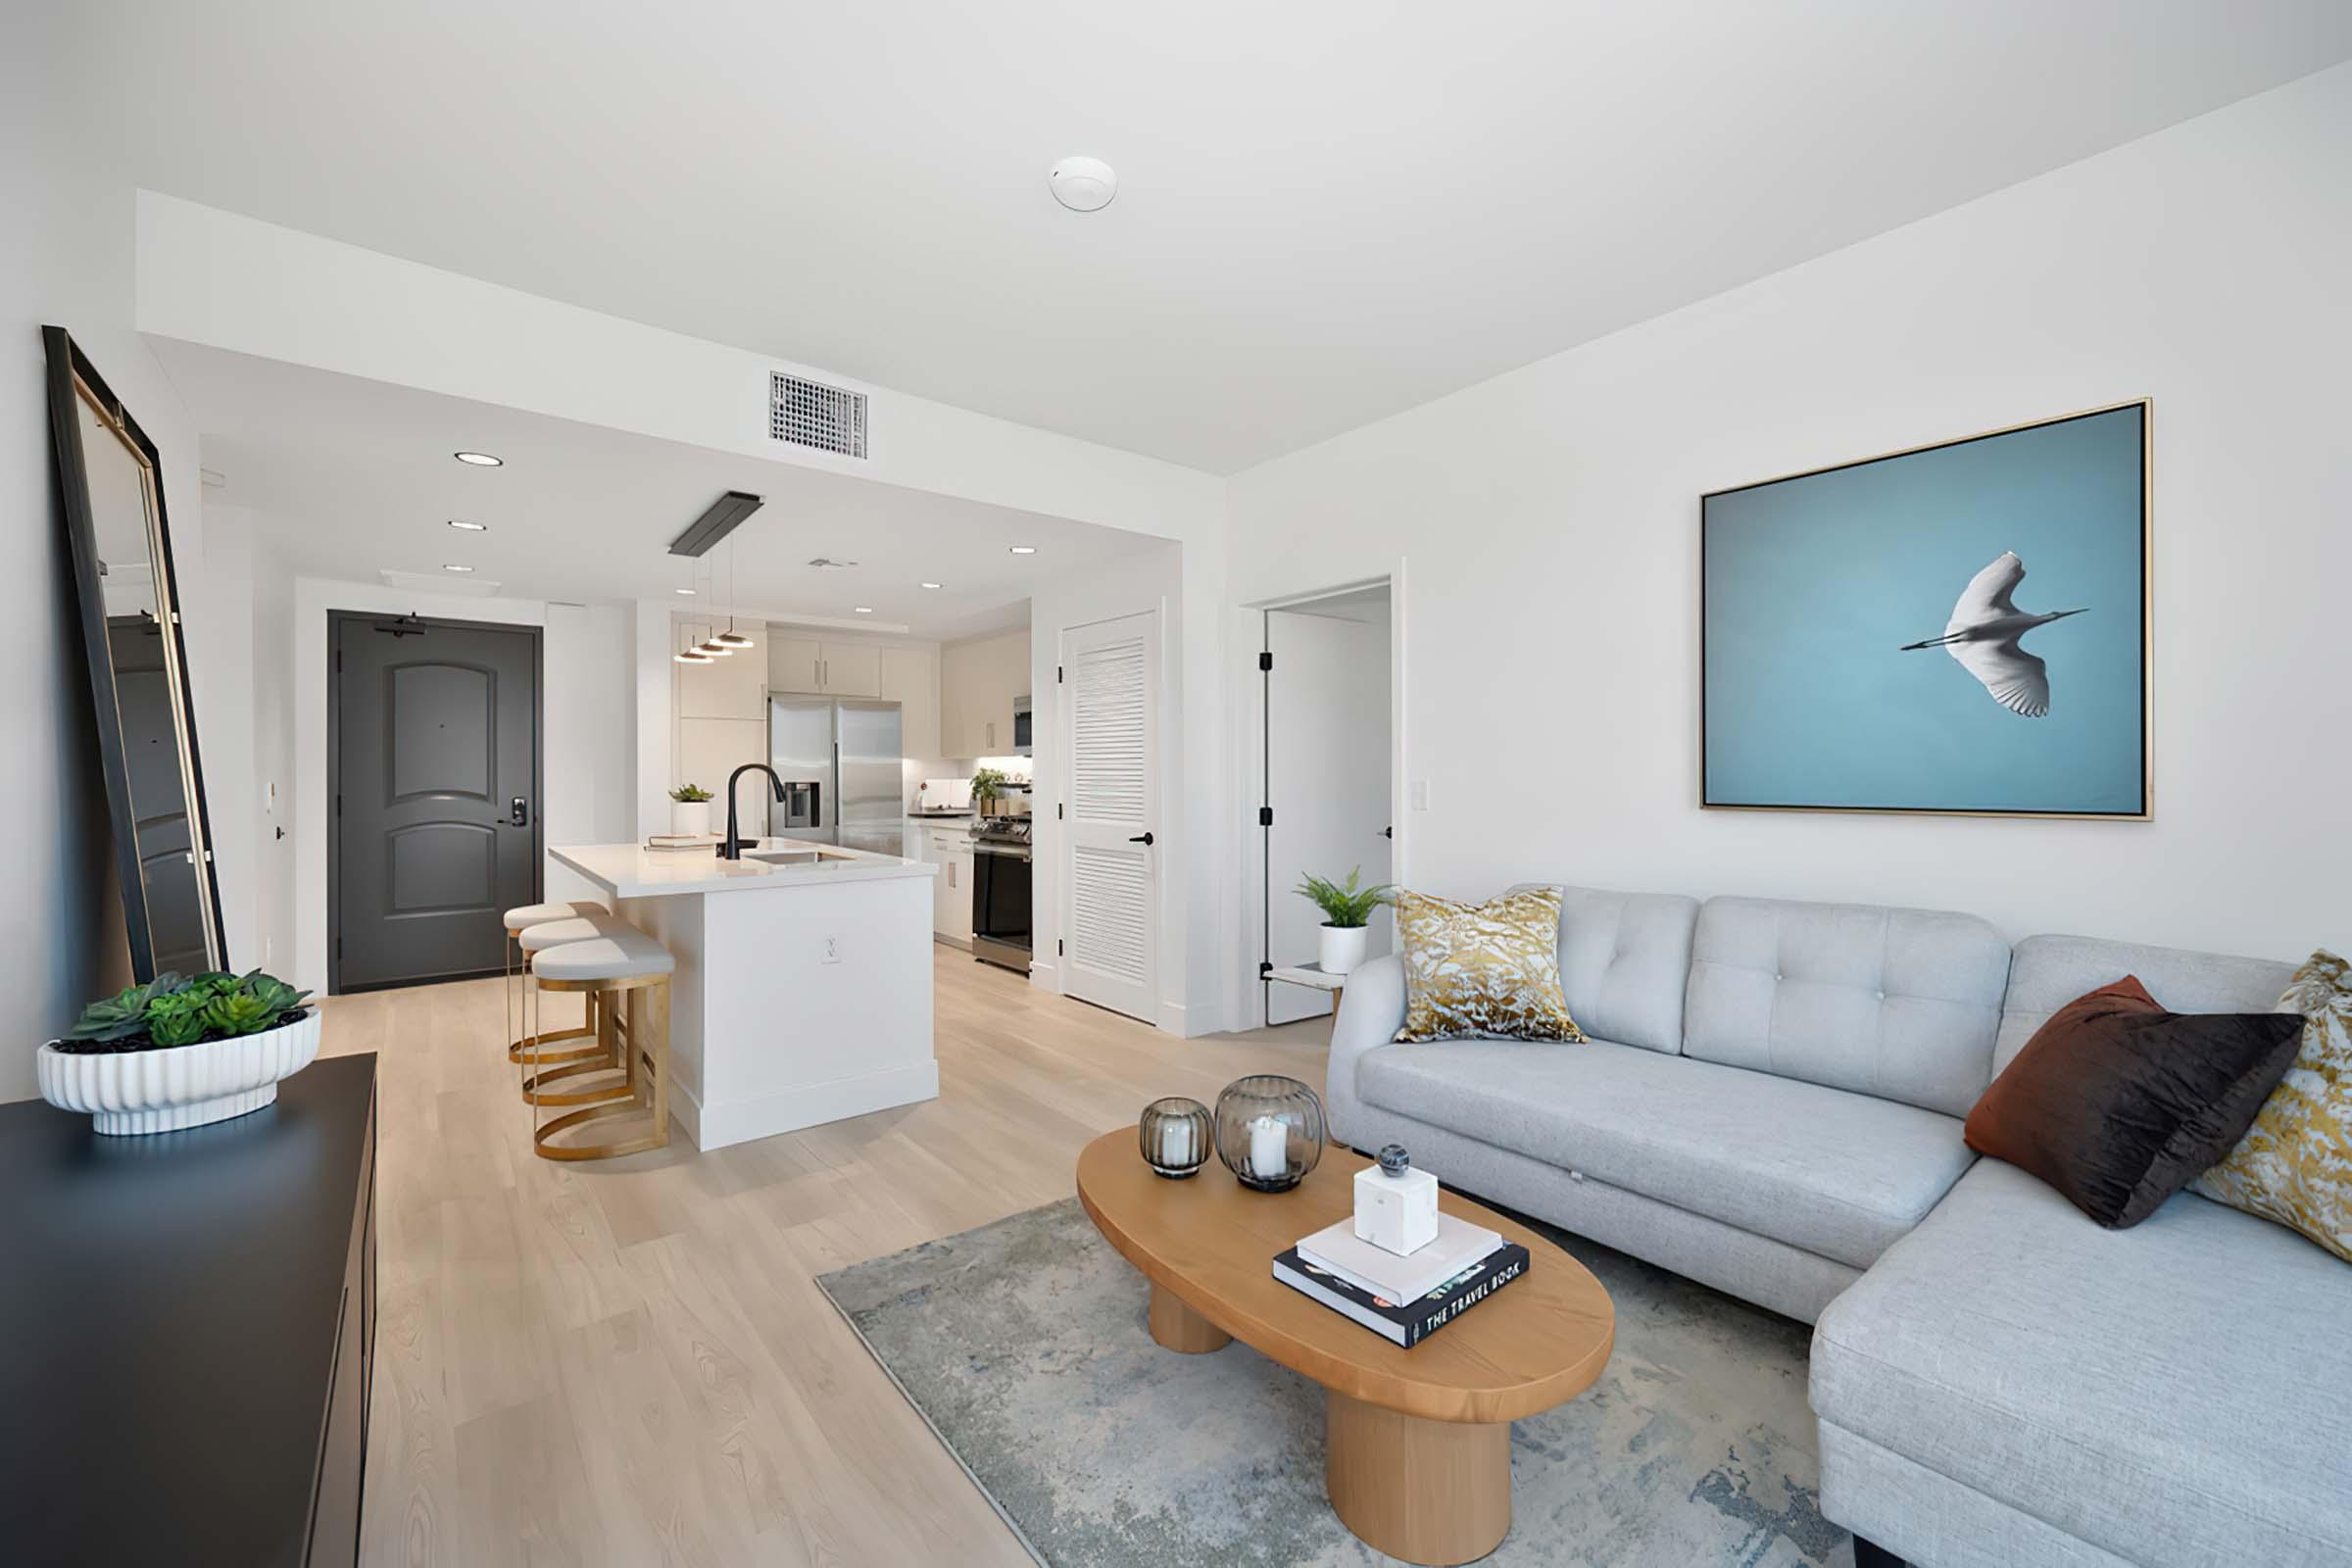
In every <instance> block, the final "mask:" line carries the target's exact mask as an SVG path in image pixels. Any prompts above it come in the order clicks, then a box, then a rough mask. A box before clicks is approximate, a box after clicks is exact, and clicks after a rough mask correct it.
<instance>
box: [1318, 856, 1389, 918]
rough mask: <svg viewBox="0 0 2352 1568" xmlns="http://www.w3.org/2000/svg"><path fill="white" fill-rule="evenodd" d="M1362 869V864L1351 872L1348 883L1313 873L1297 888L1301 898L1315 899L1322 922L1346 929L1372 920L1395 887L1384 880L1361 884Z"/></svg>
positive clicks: (1387, 900)
mask: <svg viewBox="0 0 2352 1568" xmlns="http://www.w3.org/2000/svg"><path fill="white" fill-rule="evenodd" d="M1363 871H1364V868H1363V867H1362V866H1360V865H1359V866H1357V867H1356V868H1355V869H1354V870H1352V871H1349V872H1348V880H1347V881H1345V882H1334V881H1332V880H1331V879H1330V878H1329V877H1320V876H1311V875H1310V876H1308V877H1306V878H1305V879H1304V880H1303V881H1301V882H1300V883H1299V886H1298V888H1297V890H1296V891H1297V892H1298V894H1299V897H1300V898H1302V899H1307V900H1310V901H1312V902H1313V904H1314V906H1315V907H1317V908H1319V909H1321V910H1322V911H1323V923H1324V924H1326V925H1336V926H1339V927H1342V928H1343V929H1347V928H1351V927H1354V926H1360V925H1365V924H1368V923H1370V921H1371V919H1372V911H1373V910H1374V909H1377V908H1379V907H1381V906H1382V905H1384V904H1386V903H1388V902H1389V895H1390V894H1392V893H1394V892H1395V891H1396V890H1397V885H1396V884H1395V883H1393V882H1383V883H1380V884H1379V885H1377V886H1375V887H1368V888H1367V887H1359V886H1357V883H1358V881H1359V879H1360V878H1361V877H1362V876H1363Z"/></svg>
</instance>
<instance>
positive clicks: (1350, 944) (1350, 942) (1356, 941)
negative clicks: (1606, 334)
mask: <svg viewBox="0 0 2352 1568" xmlns="http://www.w3.org/2000/svg"><path fill="white" fill-rule="evenodd" d="M1370 930H1371V928H1370V927H1369V926H1360V925H1326V926H1325V927H1324V928H1323V951H1322V954H1321V955H1320V956H1319V957H1318V959H1317V961H1318V962H1319V963H1320V964H1321V965H1322V968H1323V972H1324V973H1325V974H1346V973H1347V972H1348V970H1350V969H1352V968H1354V967H1355V966H1356V965H1357V964H1359V963H1361V962H1363V961H1364V938H1365V937H1366V936H1367V935H1368V934H1369V933H1370Z"/></svg>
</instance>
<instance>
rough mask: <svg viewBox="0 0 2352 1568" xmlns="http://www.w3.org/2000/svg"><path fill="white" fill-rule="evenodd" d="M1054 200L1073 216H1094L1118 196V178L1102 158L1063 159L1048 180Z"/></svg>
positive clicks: (1055, 166)
mask: <svg viewBox="0 0 2352 1568" xmlns="http://www.w3.org/2000/svg"><path fill="white" fill-rule="evenodd" d="M1046 183H1047V184H1049V185H1051V186H1053V187H1054V200H1055V201H1057V202H1059V203H1061V205H1062V206H1064V207H1067V208H1068V209H1069V210H1070V211H1071V212H1073V213H1093V212H1100V211H1101V210H1102V209H1103V208H1105V207H1108V206H1109V205H1110V199H1111V198H1112V197H1113V196H1116V195H1117V194H1118V193H1119V176H1118V175H1117V174H1116V173H1114V172H1112V170H1111V167H1110V166H1109V165H1108V164H1106V163H1104V162H1103V160H1102V159H1100V158H1064V159H1063V160H1062V161H1061V162H1060V163H1058V164H1055V165H1054V172H1052V173H1050V174H1048V175H1047V176H1046Z"/></svg>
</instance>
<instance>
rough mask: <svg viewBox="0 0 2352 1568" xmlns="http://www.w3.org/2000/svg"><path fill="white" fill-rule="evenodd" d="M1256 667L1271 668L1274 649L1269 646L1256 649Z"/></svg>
mask: <svg viewBox="0 0 2352 1568" xmlns="http://www.w3.org/2000/svg"><path fill="white" fill-rule="evenodd" d="M1257 667H1258V668H1260V669H1272V668H1273V667H1274V650H1273V649H1271V648H1261V649H1259V650H1258V653H1257Z"/></svg>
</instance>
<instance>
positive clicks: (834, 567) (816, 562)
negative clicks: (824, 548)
mask: <svg viewBox="0 0 2352 1568" xmlns="http://www.w3.org/2000/svg"><path fill="white" fill-rule="evenodd" d="M809 564H810V565H811V566H814V567H815V568H816V569H817V570H819V571H847V570H849V569H850V567H852V566H855V565H856V564H858V563H856V562H855V561H835V560H834V559H833V558H832V557H830V556H811V557H809Z"/></svg>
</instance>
